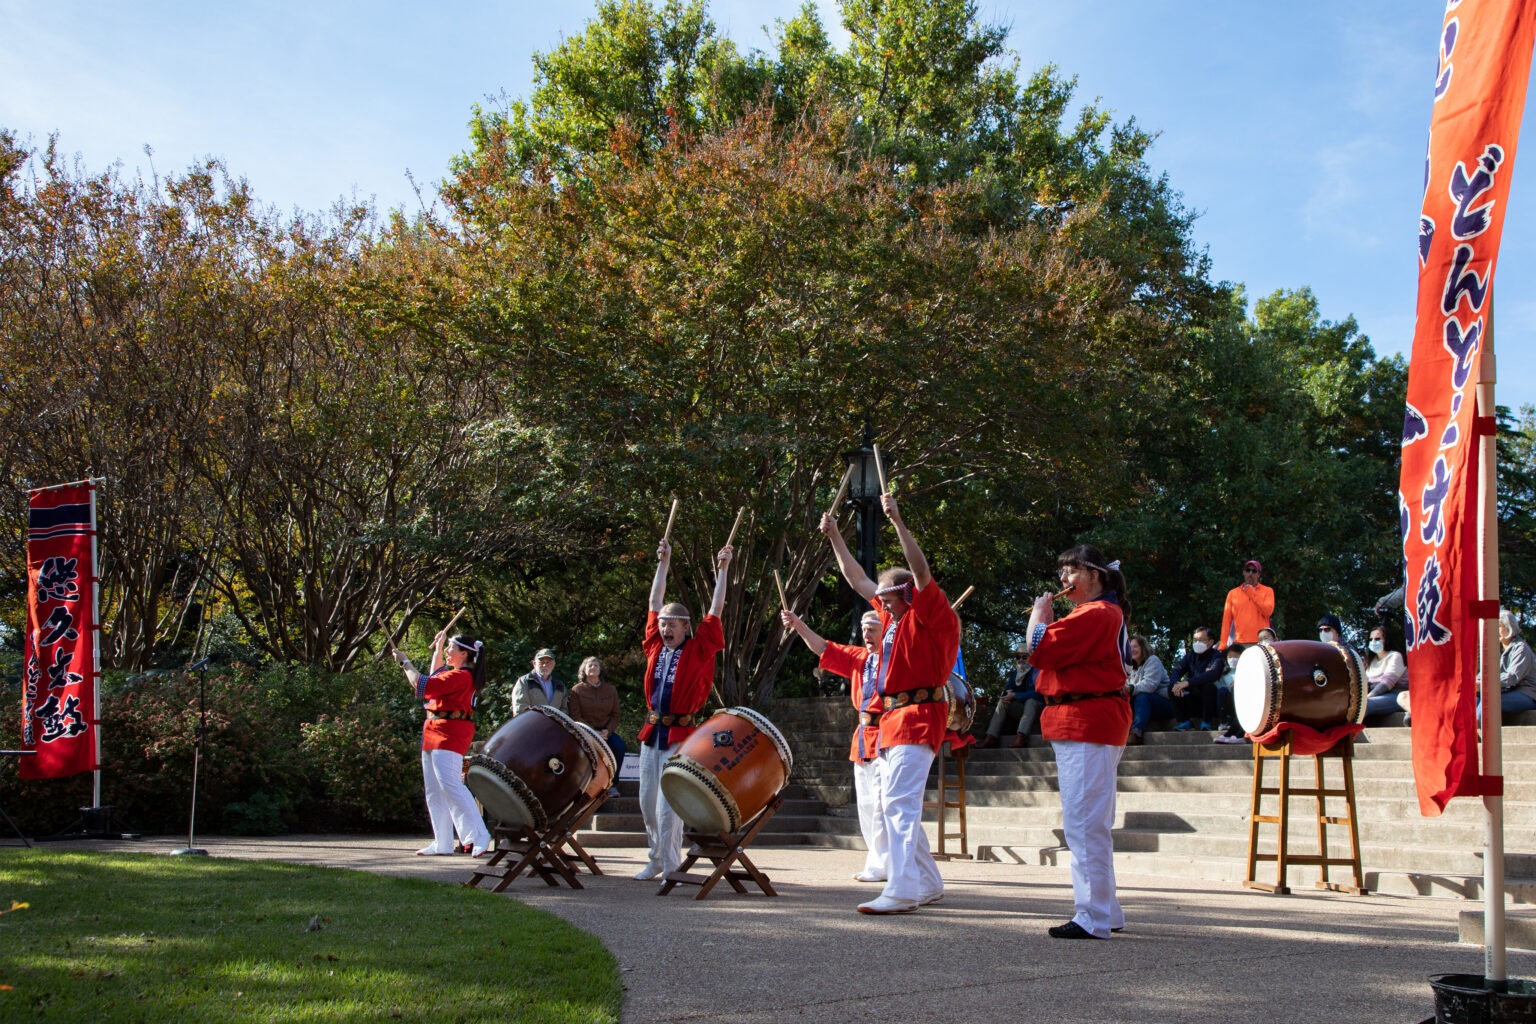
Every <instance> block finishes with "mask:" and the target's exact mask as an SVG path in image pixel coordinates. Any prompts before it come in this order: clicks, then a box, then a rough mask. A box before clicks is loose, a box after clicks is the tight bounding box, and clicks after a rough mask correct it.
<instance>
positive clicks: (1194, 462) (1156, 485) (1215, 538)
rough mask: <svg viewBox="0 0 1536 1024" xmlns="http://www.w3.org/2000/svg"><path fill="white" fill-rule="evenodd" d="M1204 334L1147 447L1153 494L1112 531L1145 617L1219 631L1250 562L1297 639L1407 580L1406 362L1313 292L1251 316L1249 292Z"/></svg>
mask: <svg viewBox="0 0 1536 1024" xmlns="http://www.w3.org/2000/svg"><path fill="white" fill-rule="evenodd" d="M1203 339H1204V350H1203V352H1202V353H1201V355H1200V358H1199V359H1198V360H1197V361H1195V362H1193V363H1191V365H1190V366H1189V367H1188V370H1187V373H1186V375H1185V379H1184V380H1183V381H1181V382H1180V387H1179V389H1178V391H1177V393H1176V394H1175V395H1174V396H1172V400H1171V401H1169V402H1166V403H1164V405H1163V408H1164V409H1165V410H1166V412H1167V413H1168V415H1169V417H1170V418H1169V419H1168V420H1167V421H1165V423H1164V429H1162V430H1158V431H1154V432H1150V433H1148V434H1146V435H1143V436H1142V438H1141V441H1140V442H1139V443H1138V445H1137V446H1136V448H1135V458H1136V459H1137V462H1138V465H1139V468H1140V469H1141V471H1142V472H1143V473H1144V477H1143V481H1142V484H1141V486H1140V487H1139V488H1138V489H1139V491H1140V492H1141V493H1140V496H1139V498H1138V500H1137V501H1136V502H1135V504H1134V505H1133V506H1131V507H1130V508H1128V509H1125V510H1123V511H1122V512H1121V513H1120V514H1118V515H1116V516H1114V517H1112V518H1111V519H1110V520H1109V521H1108V522H1107V523H1106V527H1105V531H1104V533H1105V536H1106V537H1107V538H1108V540H1109V544H1108V546H1109V548H1110V549H1111V550H1115V551H1119V552H1121V554H1120V557H1121V559H1122V561H1124V562H1125V564H1126V567H1127V572H1128V576H1129V577H1130V582H1131V584H1132V588H1133V591H1134V592H1135V593H1136V597H1137V607H1138V610H1139V611H1140V612H1141V613H1142V614H1143V615H1144V616H1146V617H1144V618H1143V619H1142V622H1141V625H1142V628H1144V629H1146V630H1147V631H1149V632H1154V633H1161V634H1162V635H1163V636H1164V637H1173V638H1175V639H1177V638H1182V637H1184V636H1187V635H1188V633H1189V632H1190V631H1191V630H1192V629H1193V628H1194V627H1195V626H1196V625H1201V624H1204V625H1209V626H1212V627H1213V628H1214V626H1215V625H1217V624H1219V622H1220V615H1221V608H1222V605H1223V601H1224V598H1225V594H1226V591H1227V590H1228V589H1230V588H1231V587H1232V586H1233V585H1235V581H1236V580H1237V579H1238V575H1237V572H1238V569H1239V567H1240V566H1241V565H1242V563H1243V561H1245V560H1246V559H1248V558H1257V559H1259V560H1260V561H1261V562H1263V563H1264V569H1265V579H1266V581H1267V582H1269V583H1271V584H1272V585H1273V586H1274V587H1275V589H1276V595H1277V602H1276V609H1277V610H1276V624H1277V626H1278V627H1279V629H1280V631H1281V633H1282V635H1291V636H1296V635H1301V634H1307V633H1310V632H1311V625H1312V623H1313V622H1315V621H1316V618H1317V616H1318V615H1319V614H1321V613H1323V612H1325V611H1334V612H1337V613H1339V614H1340V615H1341V616H1342V617H1343V618H1344V619H1345V620H1346V621H1350V620H1351V619H1352V618H1353V619H1354V620H1355V621H1356V622H1357V623H1358V622H1359V619H1360V616H1361V613H1362V610H1363V609H1364V608H1366V607H1368V606H1370V605H1371V604H1373V603H1374V600H1375V598H1376V597H1378V596H1380V595H1381V594H1382V593H1384V592H1385V590H1388V589H1391V585H1392V581H1394V580H1395V579H1396V578H1397V577H1398V576H1399V575H1400V563H1401V555H1400V551H1399V550H1398V547H1397V531H1396V500H1395V497H1394V496H1395V494H1396V473H1397V466H1396V456H1397V441H1398V437H1399V436H1400V432H1401V419H1402V408H1403V401H1404V396H1405V394H1406V381H1407V373H1406V367H1405V366H1404V364H1403V361H1402V360H1401V358H1400V357H1396V356H1394V357H1391V358H1389V359H1384V360H1379V359H1377V358H1376V356H1375V353H1374V351H1373V350H1372V348H1371V346H1370V342H1369V341H1368V340H1367V339H1365V338H1364V337H1361V336H1359V334H1358V328H1357V327H1356V325H1355V322H1354V320H1353V318H1349V319H1346V320H1345V321H1343V322H1341V323H1331V322H1329V321H1326V320H1323V319H1322V318H1321V316H1320V314H1319V310H1318V306H1317V301H1316V299H1315V298H1314V297H1313V295H1312V294H1311V292H1310V291H1308V290H1307V289H1301V290H1299V291H1297V292H1284V291H1280V292H1276V293H1274V294H1273V295H1271V296H1269V297H1267V298H1264V299H1261V300H1260V301H1259V302H1258V303H1257V304H1256V305H1255V310H1254V316H1253V318H1252V319H1251V320H1246V319H1245V318H1244V316H1243V298H1242V295H1241V292H1237V293H1234V294H1233V296H1232V301H1231V305H1230V306H1229V310H1228V314H1227V316H1226V317H1225V318H1224V320H1223V321H1219V322H1217V323H1215V324H1214V325H1213V329H1212V330H1211V331H1210V332H1209V333H1208V334H1206V335H1204V336H1203ZM1190 538H1197V541H1196V542H1195V543H1193V544H1192V543H1190Z"/></svg>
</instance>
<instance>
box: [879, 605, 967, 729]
mask: <svg viewBox="0 0 1536 1024" xmlns="http://www.w3.org/2000/svg"><path fill="white" fill-rule="evenodd" d="M869 603H870V605H871V606H872V607H873V608H874V609H875V611H877V612H879V613H880V635H881V637H882V638H883V637H884V636H885V631H886V629H887V628H889V626H890V624H891V622H892V619H891V617H890V615H889V614H888V613H887V612H886V610H885V608H884V606H882V605H881V604H880V599H879V598H871V599H870V602H869ZM882 643H883V639H882ZM959 654H960V617H959V616H958V615H956V614H955V612H954V609H952V608H950V606H949V598H947V597H945V596H944V591H943V590H942V589H941V588H940V587H939V585H938V584H937V583H935V582H932V581H930V582H929V583H928V585H927V586H926V587H923V588H922V589H921V590H919V591H918V592H917V593H916V594H914V595H913V597H912V605H911V607H909V608H908V609H907V611H906V614H904V615H903V616H902V617H901V620H900V621H899V622H897V623H896V638H895V640H894V641H893V642H892V644H891V666H890V669H889V670H888V671H887V672H886V674H885V693H886V694H887V695H889V694H894V693H903V692H906V691H908V690H919V689H922V688H924V687H927V688H929V689H936V688H939V687H945V686H948V685H949V674H950V672H951V671H953V670H954V667H955V658H956V657H957V656H958V655H959ZM948 725H949V705H948V704H947V703H944V702H942V701H935V702H933V703H928V704H908V705H907V706H906V707H904V708H896V709H894V710H892V711H887V712H886V713H885V714H883V715H881V716H880V746H881V747H882V748H885V747H894V746H899V745H900V744H903V743H917V744H922V745H923V746H927V747H932V748H933V749H934V750H938V749H939V746H940V745H941V744H942V743H943V742H944V731H945V729H946V728H947V727H948Z"/></svg>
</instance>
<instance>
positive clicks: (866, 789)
mask: <svg viewBox="0 0 1536 1024" xmlns="http://www.w3.org/2000/svg"><path fill="white" fill-rule="evenodd" d="M779 620H780V621H781V622H782V623H783V624H784V627H785V628H786V629H792V630H794V631H795V632H796V633H798V634H800V639H802V640H804V641H805V646H807V647H809V648H810V649H811V652H812V653H813V654H815V655H816V656H817V657H818V658H819V659H820V660H819V661H818V662H817V665H818V666H819V667H821V668H824V669H826V670H827V671H829V672H833V673H835V674H837V675H840V676H846V677H847V678H848V683H849V686H848V695H849V696H850V697H851V698H852V699H853V706H854V708H855V709H856V710H857V711H858V712H859V722H858V725H856V726H854V729H853V743H852V745H851V746H850V748H849V750H848V760H850V761H852V762H853V793H854V801H855V803H856V804H857V806H858V809H859V831H860V832H861V833H862V834H863V836H864V849H865V850H867V851H868V852H867V853H866V854H865V857H864V867H863V868H861V869H860V870H859V871H857V872H856V873H855V874H854V876H853V877H854V878H855V879H856V880H857V881H860V882H884V881H886V880H887V879H888V878H889V871H888V870H887V868H886V861H887V860H888V859H889V857H890V842H889V840H888V838H887V836H886V834H885V819H884V817H883V815H882V814H881V811H880V807H881V799H880V761H879V756H880V693H879V691H878V690H876V689H875V680H876V678H877V672H878V670H879V667H880V658H879V652H880V613H879V612H874V611H868V612H865V613H864V618H863V619H861V620H860V621H859V629H860V630H861V631H862V632H863V634H864V646H863V647H854V646H852V645H851V644H839V643H833V642H832V641H830V640H828V639H826V638H825V637H823V636H821V635H820V634H818V633H817V632H816V631H815V630H813V629H812V628H811V627H810V626H807V625H806V624H805V622H804V620H802V619H801V618H800V616H798V615H796V614H795V613H794V612H792V611H790V610H789V609H788V608H785V609H784V610H783V611H781V612H779Z"/></svg>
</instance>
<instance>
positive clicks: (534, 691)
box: [512, 647, 566, 718]
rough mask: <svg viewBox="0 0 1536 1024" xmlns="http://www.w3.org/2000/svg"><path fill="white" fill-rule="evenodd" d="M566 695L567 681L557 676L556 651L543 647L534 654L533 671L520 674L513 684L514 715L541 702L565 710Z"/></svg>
mask: <svg viewBox="0 0 1536 1024" xmlns="http://www.w3.org/2000/svg"><path fill="white" fill-rule="evenodd" d="M565 695H566V689H565V683H563V682H561V681H560V680H559V679H556V678H555V652H554V651H552V650H550V649H549V648H548V647H544V648H541V649H540V650H539V652H538V653H537V654H535V655H534V656H533V671H532V672H528V673H526V674H524V675H521V676H518V677H517V681H516V682H514V683H513V684H512V716H513V717H514V718H515V717H517V716H518V715H520V714H522V713H523V712H524V711H527V710H528V709H529V708H536V707H538V706H539V705H541V704H548V705H549V706H550V707H553V708H556V709H558V710H560V711H564V710H565Z"/></svg>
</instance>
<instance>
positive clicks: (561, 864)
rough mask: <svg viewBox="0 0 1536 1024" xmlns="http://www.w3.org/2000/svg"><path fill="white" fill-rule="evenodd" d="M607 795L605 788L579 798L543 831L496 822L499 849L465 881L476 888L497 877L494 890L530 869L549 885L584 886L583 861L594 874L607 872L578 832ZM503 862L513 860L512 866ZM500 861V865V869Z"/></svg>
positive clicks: (501, 887) (499, 889) (495, 829)
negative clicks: (581, 876)
mask: <svg viewBox="0 0 1536 1024" xmlns="http://www.w3.org/2000/svg"><path fill="white" fill-rule="evenodd" d="M606 799H608V791H607V790H606V789H605V790H603V791H602V792H600V793H598V794H597V795H596V796H594V797H589V798H587V799H585V800H577V802H576V803H574V804H572V805H571V806H570V807H569V808H568V809H567V810H566V811H565V813H563V814H561V815H560V816H559V817H557V818H556V819H555V820H554V821H552V822H550V824H549V825H548V826H547V827H546V828H544V829H543V830H542V831H539V830H537V829H535V828H533V827H532V826H531V825H517V826H515V827H513V826H506V825H497V826H495V827H494V828H492V829H491V835H492V836H493V837H495V839H496V852H495V853H494V854H492V855H491V859H490V860H488V861H486V862H485V866H484V867H482V868H479V869H478V870H476V871H475V873H474V874H472V875H470V876H469V881H467V882H465V883H464V885H465V886H466V887H469V888H474V887H476V886H478V885H479V884H480V881H481V880H482V879H485V878H494V879H496V884H495V885H493V886H492V887H491V891H492V892H501V891H502V890H503V889H505V888H506V887H507V886H509V885H511V884H512V882H513V880H514V879H516V878H517V876H518V875H521V874H522V873H523V872H525V871H528V872H532V873H533V874H536V875H538V876H539V877H540V878H542V879H544V883H545V884H546V885H550V886H558V885H559V884H560V882H561V881H564V882H565V884H566V885H569V886H570V887H571V888H572V889H581V888H584V886H583V885H582V884H581V880H580V879H578V878H577V877H576V872H577V871H578V870H580V869H581V867H582V866H583V865H585V866H586V868H587V870H588V871H590V872H591V873H592V874H594V875H601V874H602V873H603V872H602V869H600V868H599V867H598V866H597V861H595V860H593V859H592V855H591V854H590V853H588V852H587V850H586V847H584V846H582V845H581V842H580V841H579V840H577V838H576V832H577V830H578V829H580V828H581V827H582V826H584V825H586V823H587V822H588V821H589V820H591V818H592V815H593V814H595V813H596V812H597V809H598V808H599V807H600V806H602V803H603V801H604V800H606ZM514 857H515V858H516V860H515V861H513V858H514ZM503 862H510V866H509V864H507V863H503ZM498 865H500V868H499V870H496V869H497V866H498Z"/></svg>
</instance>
